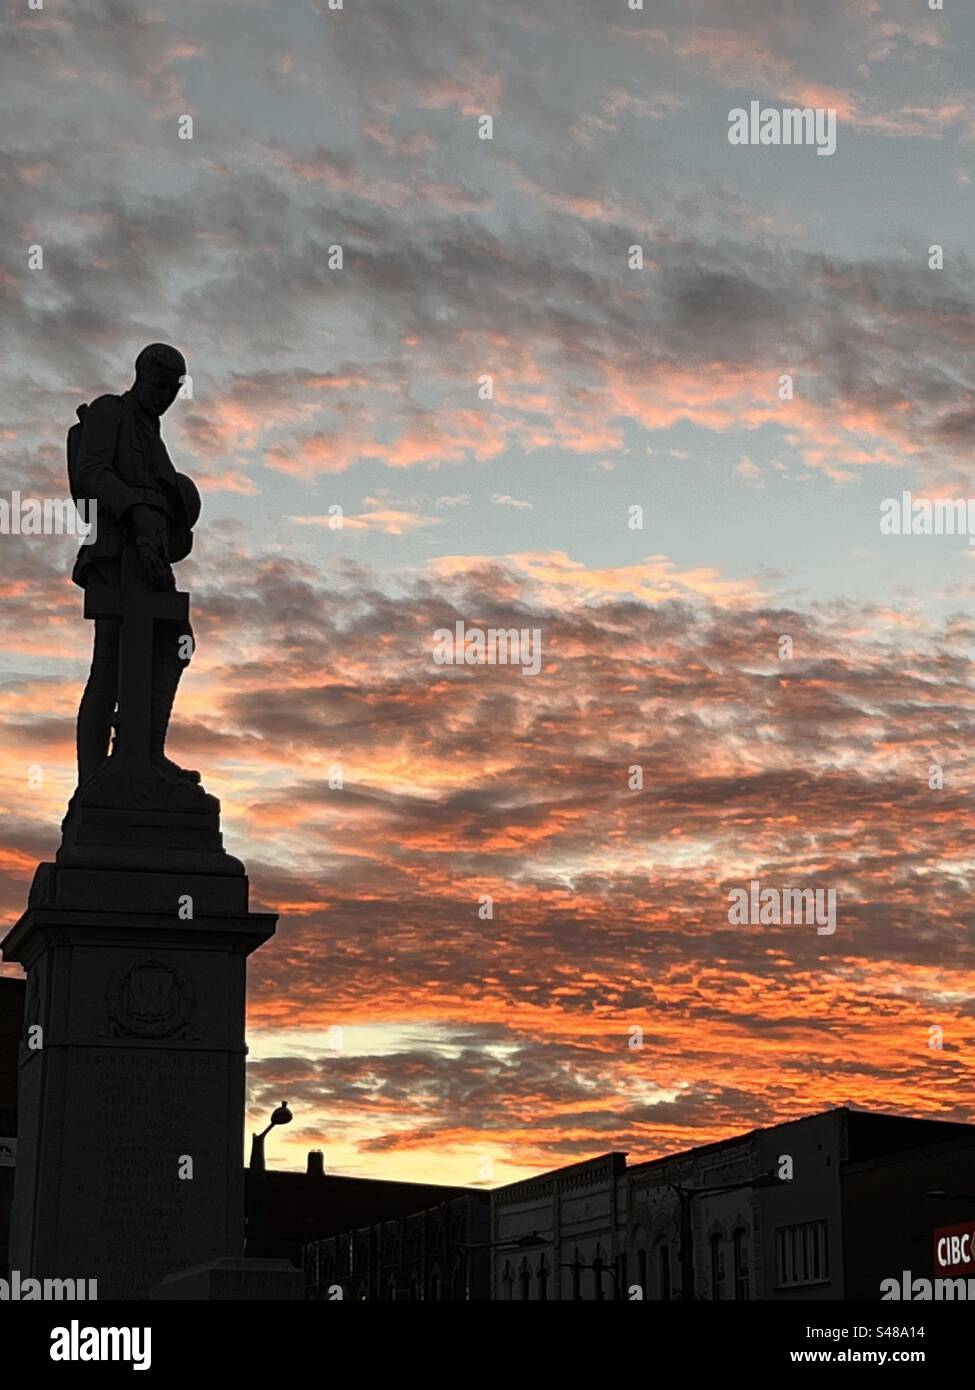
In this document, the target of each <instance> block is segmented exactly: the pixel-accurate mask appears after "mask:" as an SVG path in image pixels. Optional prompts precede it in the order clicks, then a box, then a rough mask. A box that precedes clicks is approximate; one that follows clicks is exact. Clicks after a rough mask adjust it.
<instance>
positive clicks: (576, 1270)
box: [572, 1245, 582, 1300]
mask: <svg viewBox="0 0 975 1390" xmlns="http://www.w3.org/2000/svg"><path fill="white" fill-rule="evenodd" d="M581 1275H582V1270H581V1268H580V1266H579V1247H578V1245H577V1246H576V1249H575V1254H574V1255H573V1256H572V1297H573V1298H574V1299H576V1300H578V1299H581V1298H582V1279H581Z"/></svg>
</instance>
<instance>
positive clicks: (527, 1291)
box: [518, 1256, 532, 1303]
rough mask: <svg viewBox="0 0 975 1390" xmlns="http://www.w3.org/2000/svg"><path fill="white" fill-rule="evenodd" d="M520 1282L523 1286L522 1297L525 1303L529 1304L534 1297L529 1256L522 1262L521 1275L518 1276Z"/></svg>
mask: <svg viewBox="0 0 975 1390" xmlns="http://www.w3.org/2000/svg"><path fill="white" fill-rule="evenodd" d="M518 1282H519V1283H520V1284H521V1297H522V1299H523V1300H524V1302H526V1303H527V1302H528V1300H529V1299H530V1298H531V1296H532V1271H531V1265H530V1264H529V1263H528V1258H527V1256H526V1257H525V1259H523V1260H522V1262H521V1273H520V1274H519V1276H518Z"/></svg>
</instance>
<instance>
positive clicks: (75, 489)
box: [66, 405, 88, 505]
mask: <svg viewBox="0 0 975 1390" xmlns="http://www.w3.org/2000/svg"><path fill="white" fill-rule="evenodd" d="M87 412H88V407H87V405H79V407H78V410H77V415H78V423H77V424H76V425H72V426H71V428H70V429H69V430H68V438H67V441H66V442H67V451H68V487H69V488H70V490H71V499H72V501H73V502H74V503H75V505H77V504H78V503H80V502H81V501H82V500H83V497H82V492H81V489H80V488H79V486H78V478H77V472H78V453H79V451H80V449H81V431H82V430H83V429H84V427H85V415H86V414H87Z"/></svg>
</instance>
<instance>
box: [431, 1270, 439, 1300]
mask: <svg viewBox="0 0 975 1390" xmlns="http://www.w3.org/2000/svg"><path fill="white" fill-rule="evenodd" d="M430 1297H431V1298H432V1299H434V1300H439V1298H440V1271H439V1269H435V1270H434V1271H433V1273H432V1274H431V1276H430Z"/></svg>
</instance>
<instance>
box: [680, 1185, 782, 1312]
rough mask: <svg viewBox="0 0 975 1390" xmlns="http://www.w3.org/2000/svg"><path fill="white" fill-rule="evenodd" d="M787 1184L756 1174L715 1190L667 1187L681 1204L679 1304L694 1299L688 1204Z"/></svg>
mask: <svg viewBox="0 0 975 1390" xmlns="http://www.w3.org/2000/svg"><path fill="white" fill-rule="evenodd" d="M786 1181H787V1180H786V1179H785V1178H780V1177H779V1176H778V1175H777V1174H776V1173H758V1174H756V1176H755V1177H754V1178H746V1179H745V1181H744V1182H727V1183H719V1184H718V1185H717V1186H715V1187H683V1186H682V1185H681V1184H680V1183H678V1182H672V1183H668V1186H669V1187H670V1188H671V1189H672V1190H673V1191H674V1192H675V1193H676V1194H677V1200H678V1202H679V1203H680V1296H681V1302H683V1301H684V1300H685V1299H693V1298H694V1231H693V1227H692V1224H691V1203H692V1202H693V1201H694V1198H695V1197H716V1196H718V1197H720V1196H723V1194H724V1193H726V1192H740V1191H742V1189H744V1188H748V1187H751V1188H756V1187H758V1188H762V1187H781V1186H783V1185H784V1183H785V1182H786Z"/></svg>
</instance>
